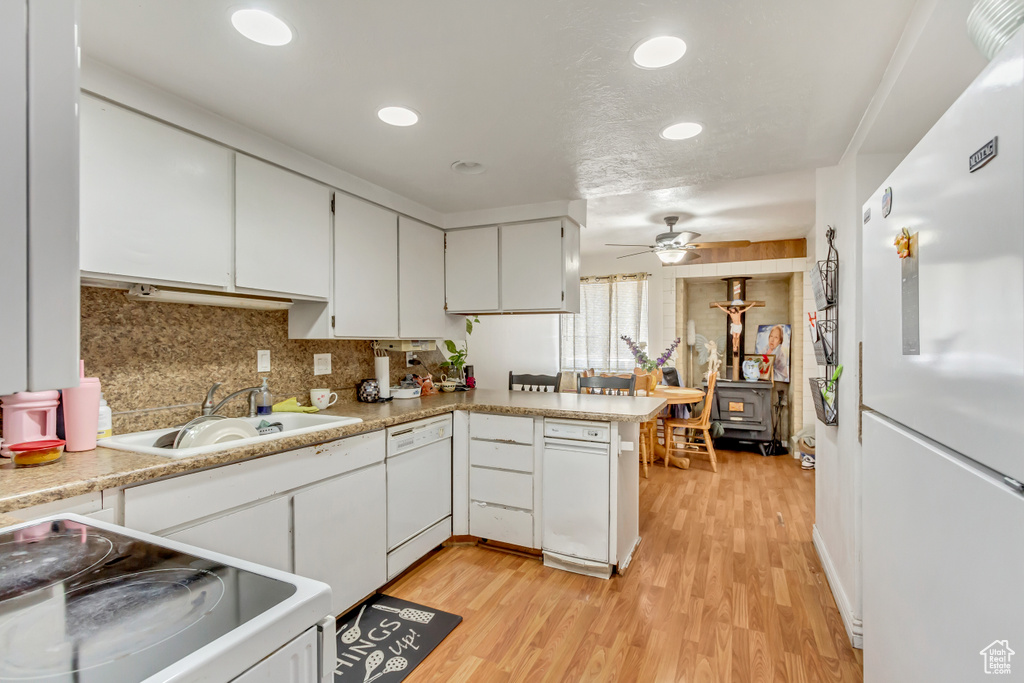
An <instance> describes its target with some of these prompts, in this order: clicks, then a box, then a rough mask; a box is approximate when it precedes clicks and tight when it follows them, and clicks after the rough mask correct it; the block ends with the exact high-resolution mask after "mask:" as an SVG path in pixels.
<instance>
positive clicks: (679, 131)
mask: <svg viewBox="0 0 1024 683" xmlns="http://www.w3.org/2000/svg"><path fill="white" fill-rule="evenodd" d="M702 130H704V126H702V125H700V124H699V123H673V124H672V125H671V126H669V127H668V128H666V129H665V130H663V131H661V137H663V138H665V139H666V140H686V139H687V138H692V137H693V136H695V135H700V132H701V131H702Z"/></svg>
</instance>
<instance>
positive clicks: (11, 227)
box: [0, 2, 28, 395]
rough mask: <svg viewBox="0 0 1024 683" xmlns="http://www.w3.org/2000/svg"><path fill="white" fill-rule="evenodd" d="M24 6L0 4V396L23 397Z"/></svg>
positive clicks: (25, 237) (25, 344) (25, 223)
mask: <svg viewBox="0 0 1024 683" xmlns="http://www.w3.org/2000/svg"><path fill="white" fill-rule="evenodd" d="M26 14H27V8H26V5H25V3H24V2H4V3H0V83H3V84H4V96H3V97H0V149H3V150H4V152H3V154H0V207H2V208H0V292H3V295H2V296H0V320H2V321H3V328H4V333H3V334H0V358H3V362H0V395H4V394H13V393H14V392H16V391H25V388H26V386H27V382H28V375H27V373H26V367H27V360H28V331H27V325H28V309H27V302H28V292H27V290H26V287H25V284H26V280H27V277H28V271H27V269H26V260H27V258H28V247H27V240H28V213H27V207H26V198H27V193H28V185H27V181H26V177H25V170H26V167H27V163H28V162H27V159H26V156H25V154H26V151H25V142H26V139H25V130H26V127H27V125H28V123H27V121H26V118H25V110H26V95H25V92H26V91H25V87H26V82H25V79H26V73H25V70H26V68H27V64H26V62H25V22H26Z"/></svg>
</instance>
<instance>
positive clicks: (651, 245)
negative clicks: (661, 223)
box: [604, 244, 654, 249]
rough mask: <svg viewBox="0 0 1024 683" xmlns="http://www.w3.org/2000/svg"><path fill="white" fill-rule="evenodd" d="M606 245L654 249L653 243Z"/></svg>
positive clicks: (607, 245)
mask: <svg viewBox="0 0 1024 683" xmlns="http://www.w3.org/2000/svg"><path fill="white" fill-rule="evenodd" d="M604 246H606V247H647V248H648V249H654V245H653V244H606V245H604Z"/></svg>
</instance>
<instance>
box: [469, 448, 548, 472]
mask: <svg viewBox="0 0 1024 683" xmlns="http://www.w3.org/2000/svg"><path fill="white" fill-rule="evenodd" d="M469 464H471V465H479V466H481V467H496V468H498V469H500V470H514V471H516V472H533V446H526V445H523V444H518V443H502V442H499V441H476V440H474V441H470V443H469Z"/></svg>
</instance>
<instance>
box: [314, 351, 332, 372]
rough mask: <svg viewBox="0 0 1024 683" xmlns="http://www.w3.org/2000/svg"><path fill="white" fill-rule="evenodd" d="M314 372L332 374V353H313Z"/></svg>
mask: <svg viewBox="0 0 1024 683" xmlns="http://www.w3.org/2000/svg"><path fill="white" fill-rule="evenodd" d="M313 374H314V375H329V374H331V354H329V353H314V354H313Z"/></svg>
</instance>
